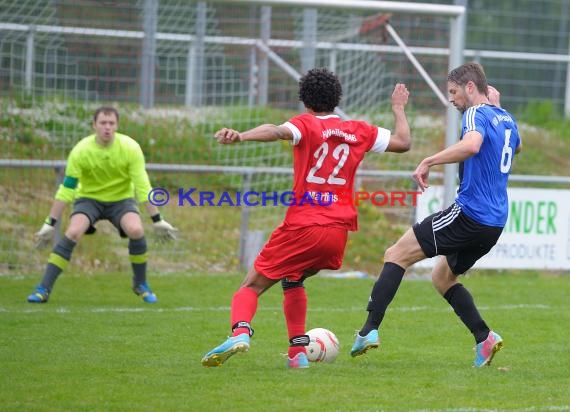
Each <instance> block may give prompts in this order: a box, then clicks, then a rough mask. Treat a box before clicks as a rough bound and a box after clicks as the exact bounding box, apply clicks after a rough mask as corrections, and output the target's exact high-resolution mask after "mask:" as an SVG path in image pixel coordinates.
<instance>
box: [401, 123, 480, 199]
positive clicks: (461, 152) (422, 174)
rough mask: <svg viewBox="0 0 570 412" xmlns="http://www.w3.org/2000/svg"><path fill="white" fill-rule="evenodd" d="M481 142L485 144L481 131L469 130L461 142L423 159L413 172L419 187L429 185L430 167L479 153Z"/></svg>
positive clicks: (459, 160) (424, 187) (425, 187)
mask: <svg viewBox="0 0 570 412" xmlns="http://www.w3.org/2000/svg"><path fill="white" fill-rule="evenodd" d="M481 144H483V136H481V134H480V133H479V132H476V131H471V132H468V133H466V134H465V135H464V136H463V139H462V140H460V141H459V142H457V143H455V144H454V145H451V146H449V147H447V148H445V149H444V150H442V151H441V152H438V153H436V154H434V155H433V156H429V157H426V158H425V159H424V160H422V161H421V162H420V164H419V165H418V167H417V168H416V170H415V171H414V173H413V174H412V177H413V179H414V180H415V181H416V182H417V184H418V186H419V188H420V189H421V190H422V191H423V190H425V189H427V188H428V187H429V184H428V178H429V168H430V167H432V166H436V165H442V164H447V163H458V162H462V161H464V160H465V159H468V158H469V157H471V156H473V155H476V154H477V153H479V149H480V148H481Z"/></svg>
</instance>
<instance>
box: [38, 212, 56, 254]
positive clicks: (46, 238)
mask: <svg viewBox="0 0 570 412" xmlns="http://www.w3.org/2000/svg"><path fill="white" fill-rule="evenodd" d="M56 223H57V220H56V219H54V218H53V217H50V216H48V217H46V220H45V221H44V224H43V225H42V228H41V229H40V230H39V231H38V232H36V234H35V235H34V237H35V240H36V241H35V244H34V247H35V248H36V249H44V248H45V247H47V246H48V245H49V244H50V243H51V241H52V240H53V235H54V234H55V224H56Z"/></svg>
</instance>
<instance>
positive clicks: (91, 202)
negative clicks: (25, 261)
mask: <svg viewBox="0 0 570 412" xmlns="http://www.w3.org/2000/svg"><path fill="white" fill-rule="evenodd" d="M118 123H119V113H118V111H117V110H116V109H115V108H113V107H100V108H98V109H97V110H96V111H95V114H94V115H93V129H94V131H95V133H94V134H92V135H90V136H87V137H85V138H83V139H81V141H79V142H78V143H77V144H76V145H75V147H73V149H72V150H71V152H70V153H69V157H68V159H67V166H66V169H65V178H64V180H63V183H62V184H61V185H60V186H59V189H58V191H57V193H56V195H55V199H54V201H53V204H52V207H51V210H50V213H49V216H48V217H47V218H46V220H45V222H44V224H43V226H42V228H41V229H40V231H39V232H37V233H36V247H37V248H43V247H46V246H48V245H49V244H50V243H51V242H52V240H53V236H54V234H55V227H54V226H55V224H56V223H57V221H58V220H59V219H61V215H62V214H63V211H64V210H65V208H66V206H67V204H68V203H71V202H73V212H72V213H71V218H70V222H69V226H68V228H67V230H66V231H65V235H64V236H63V237H62V238H61V240H59V242H57V244H56V245H55V247H54V248H53V250H52V252H51V253H50V255H49V258H48V263H47V265H46V269H45V272H44V275H43V278H42V280H41V282H40V284H39V285H38V286H37V287H36V289H35V291H34V292H33V293H32V294H31V295H29V296H28V302H31V303H45V302H47V301H48V299H49V296H50V293H51V291H52V289H53V285H54V283H55V281H56V280H57V277H58V276H59V275H60V274H61V272H63V270H65V268H66V266H67V264H68V263H69V260H70V259H71V254H72V253H73V249H74V248H75V245H76V244H77V242H78V241H79V239H81V237H82V236H83V235H84V234H91V233H94V232H95V227H94V225H95V223H96V222H97V221H99V220H104V219H106V220H109V221H110V222H111V223H112V224H113V225H114V226H115V227H116V228H117V230H118V231H119V233H120V235H121V237H127V238H128V239H129V259H130V261H131V266H132V269H133V291H134V292H135V294H137V295H139V296H140V297H142V299H143V301H144V302H147V303H155V302H156V301H157V298H156V295H155V294H154V293H153V292H152V290H151V289H150V287H149V286H148V283H147V279H146V262H147V243H146V239H145V235H144V228H143V225H142V221H141V217H140V214H139V209H138V207H137V201H138V202H139V203H142V204H144V206H145V208H146V210H147V212H148V213H149V215H150V217H151V219H152V222H153V227H154V230H155V232H156V235H157V237H158V240H160V241H166V240H173V239H175V238H176V231H177V229H175V228H174V227H172V225H171V224H170V223H168V222H166V221H165V220H163V219H162V218H161V216H160V213H159V211H158V209H157V207H156V206H154V205H152V204H151V203H149V202H148V194H149V192H150V190H151V185H150V181H149V178H148V175H147V173H146V169H145V159H144V155H143V152H142V150H141V147H140V146H139V144H138V143H137V142H136V141H135V140H133V139H132V138H130V137H129V136H126V135H124V134H120V133H116V131H117V127H118Z"/></svg>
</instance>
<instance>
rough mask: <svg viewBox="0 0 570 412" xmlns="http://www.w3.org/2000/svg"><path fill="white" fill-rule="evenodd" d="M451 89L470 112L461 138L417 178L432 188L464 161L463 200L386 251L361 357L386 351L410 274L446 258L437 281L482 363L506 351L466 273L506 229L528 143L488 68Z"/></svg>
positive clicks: (453, 80)
mask: <svg viewBox="0 0 570 412" xmlns="http://www.w3.org/2000/svg"><path fill="white" fill-rule="evenodd" d="M447 87H448V93H449V101H450V102H451V103H452V104H453V105H454V106H455V107H456V108H457V109H458V110H459V111H460V112H461V113H463V119H462V133H461V139H460V141H459V142H457V143H455V144H453V145H451V146H449V147H447V148H446V149H444V150H442V151H440V152H438V153H436V154H434V155H433V156H429V157H426V158H425V159H424V160H422V161H421V162H420V164H419V165H418V167H417V168H416V170H415V171H414V173H413V178H414V180H415V181H416V182H417V183H418V185H419V187H420V188H421V189H422V190H425V189H426V188H427V187H428V177H429V170H430V168H431V167H432V166H435V165H441V164H446V163H459V178H460V184H459V190H458V192H457V197H456V198H455V201H454V202H453V204H452V205H451V206H449V207H448V208H447V209H446V210H443V211H441V212H438V213H434V214H433V215H431V216H428V217H427V218H425V219H424V220H423V221H421V222H418V223H416V224H415V225H413V226H412V227H411V228H410V229H408V231H406V233H404V235H403V236H402V237H401V238H400V239H399V240H398V241H397V242H396V243H395V244H394V245H393V246H391V247H390V248H388V249H387V250H386V252H385V254H384V266H383V268H382V271H381V273H380V276H379V278H378V280H377V281H376V283H375V284H374V286H373V288H372V293H371V295H370V298H369V301H368V307H367V310H368V318H367V319H366V322H365V323H364V325H363V327H362V329H361V330H360V331H359V332H358V334H357V336H356V340H355V342H354V345H353V346H352V349H351V356H353V357H354V356H359V355H363V354H364V353H366V351H367V350H368V349H371V348H377V347H378V345H379V336H378V329H379V327H380V324H381V323H382V319H383V318H384V314H385V312H386V308H387V307H388V305H389V304H390V302H391V301H392V299H393V298H394V296H395V294H396V292H397V290H398V287H399V286H400V282H401V280H402V278H403V276H404V273H405V271H406V269H407V268H408V267H410V266H411V265H413V264H414V263H416V262H419V261H421V260H423V259H426V258H428V257H434V256H440V257H439V259H438V261H437V263H436V265H435V267H434V269H433V272H432V281H433V284H434V286H435V288H436V289H437V291H438V292H439V293H440V294H441V295H442V296H443V297H444V298H445V299H446V300H447V302H448V303H449V304H450V305H451V307H452V308H453V310H454V311H455V313H456V314H457V316H458V317H459V318H460V319H461V321H462V322H463V323H464V324H465V326H467V328H468V329H469V330H470V331H471V333H472V334H473V336H474V338H475V343H476V356H475V361H474V366H475V367H482V366H485V365H489V364H490V363H491V360H492V359H493V356H494V354H495V353H496V352H497V351H498V350H500V349H501V347H502V346H503V340H502V338H501V337H500V336H499V335H498V334H497V333H495V332H493V331H492V330H491V329H490V328H489V326H487V324H486V323H485V321H484V320H483V318H482V317H481V315H480V314H479V311H478V310H477V307H476V306H475V303H474V301H473V297H472V296H471V294H470V293H469V291H468V290H467V289H466V288H465V287H464V286H463V285H462V284H461V283H460V282H459V281H458V276H459V275H461V274H463V273H465V272H466V271H467V270H468V269H469V268H471V267H472V266H473V265H474V264H475V262H476V261H477V260H478V259H479V258H481V257H482V256H484V255H485V254H487V253H488V252H489V250H491V248H492V247H493V246H494V245H495V243H496V242H497V240H498V239H499V236H500V235H501V232H502V231H503V227H504V226H505V223H506V221H507V214H508V199H507V181H508V178H509V173H510V170H511V166H512V162H513V157H514V154H515V153H518V152H519V151H520V150H521V147H522V146H521V139H520V137H519V133H518V128H517V124H516V122H515V119H514V117H513V116H512V115H511V114H510V113H509V112H507V111H506V110H504V109H502V108H500V107H499V106H498V102H497V101H496V100H498V92H497V91H496V90H495V89H493V88H492V87H490V86H488V84H487V79H486V77H485V72H484V71H483V67H482V66H481V65H480V64H478V63H466V64H464V65H462V66H460V67H458V68H456V69H454V70H452V71H451V72H450V73H449V75H448V77H447ZM489 99H491V101H490V100H489ZM492 103H495V105H494V104H492Z"/></svg>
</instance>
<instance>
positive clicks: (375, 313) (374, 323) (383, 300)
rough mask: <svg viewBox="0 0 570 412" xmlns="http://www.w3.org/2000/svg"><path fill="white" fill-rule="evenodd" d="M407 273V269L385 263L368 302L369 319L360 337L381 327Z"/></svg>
mask: <svg viewBox="0 0 570 412" xmlns="http://www.w3.org/2000/svg"><path fill="white" fill-rule="evenodd" d="M405 272H406V269H404V268H403V267H401V266H398V265H396V264H395V263H392V262H386V263H384V267H383V268H382V272H381V273H380V276H379V277H378V280H377V281H376V283H375V284H374V287H373V288H372V293H371V294H370V299H369V300H368V307H367V308H366V310H368V318H367V319H366V323H364V326H362V329H360V332H359V334H360V336H366V335H367V334H368V333H369V332H370V331H371V330H373V329H378V328H379V327H380V323H382V319H384V313H385V312H386V308H387V307H388V305H389V304H390V302H392V299H394V296H395V295H396V292H397V291H398V287H399V286H400V282H402V278H403V277H404V273H405Z"/></svg>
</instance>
